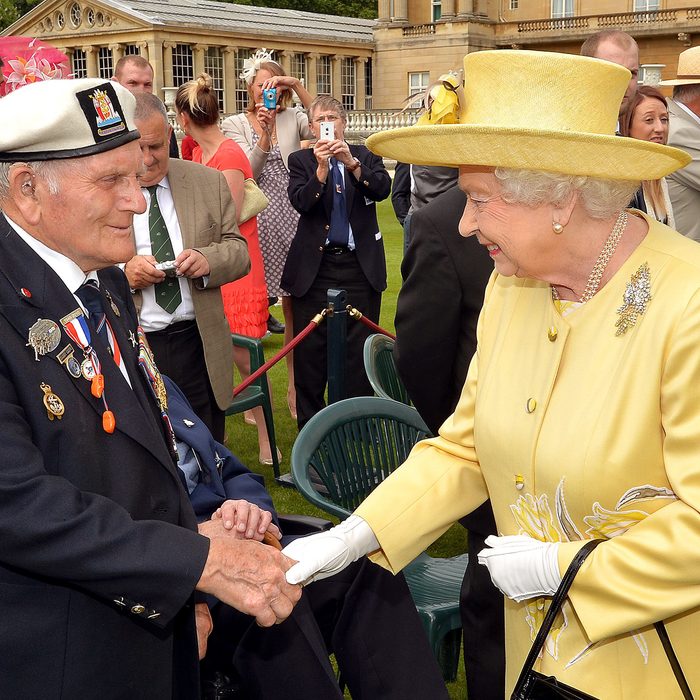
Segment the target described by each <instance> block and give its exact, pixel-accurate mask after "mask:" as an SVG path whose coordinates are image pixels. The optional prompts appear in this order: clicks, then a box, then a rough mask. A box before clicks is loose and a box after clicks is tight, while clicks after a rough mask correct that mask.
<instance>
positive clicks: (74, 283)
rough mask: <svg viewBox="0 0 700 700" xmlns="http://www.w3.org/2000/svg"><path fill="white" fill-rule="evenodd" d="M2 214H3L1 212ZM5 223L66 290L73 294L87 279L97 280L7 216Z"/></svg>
mask: <svg viewBox="0 0 700 700" xmlns="http://www.w3.org/2000/svg"><path fill="white" fill-rule="evenodd" d="M3 213H4V212H3ZM5 218H6V219H7V223H9V224H10V226H12V228H13V229H14V230H15V231H16V232H17V235H18V236H19V237H20V238H21V239H22V240H23V241H24V242H25V243H26V244H27V245H28V246H29V247H30V248H31V249H32V250H33V251H34V252H35V253H36V254H37V255H38V256H39V257H40V258H41V259H42V260H43V261H44V262H45V263H46V264H47V265H48V266H49V267H50V268H51V269H52V270H53V271H54V272H55V273H56V274H57V275H58V276H59V277H60V278H61V280H62V281H63V283H64V284H65V285H66V287H68V289H69V290H70V291H71V292H72V293H73V294H75V292H76V290H77V289H78V288H79V287H80V286H81V285H82V284H83V282H85V280H87V279H94V280H97V273H96V272H90V273H88V274H87V275H86V274H85V273H84V272H83V271H82V270H81V269H80V267H78V265H76V264H75V263H74V262H73V261H72V260H71V259H70V258H67V257H66V256H65V255H63V253H59V252H57V251H55V250H53V249H52V248H49V247H48V246H47V245H46V244H44V243H42V242H41V241H39V240H37V239H36V238H34V237H33V236H32V235H31V234H29V233H27V232H26V231H25V230H24V229H23V228H22V227H21V226H20V225H19V224H16V223H15V222H14V221H13V220H12V219H11V218H10V217H9V216H8V215H7V214H5Z"/></svg>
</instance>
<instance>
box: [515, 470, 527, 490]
mask: <svg viewBox="0 0 700 700" xmlns="http://www.w3.org/2000/svg"><path fill="white" fill-rule="evenodd" d="M524 486H525V479H524V478H523V475H522V474H516V475H515V488H516V489H518V491H522V490H523V487H524Z"/></svg>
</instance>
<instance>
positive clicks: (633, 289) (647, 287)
mask: <svg viewBox="0 0 700 700" xmlns="http://www.w3.org/2000/svg"><path fill="white" fill-rule="evenodd" d="M622 300H623V302H624V303H623V304H622V306H621V307H620V308H619V309H618V310H617V315H618V316H619V317H620V318H618V319H617V321H616V322H615V327H616V328H617V332H616V333H615V335H624V334H625V333H627V331H628V330H629V329H630V328H632V326H634V325H635V323H637V319H638V318H639V316H641V315H642V314H643V313H644V312H645V311H646V308H647V304H648V303H649V302H650V301H651V281H650V280H649V265H647V263H642V264H641V265H640V267H639V269H638V270H637V271H636V272H635V273H634V274H633V275H632V279H631V280H630V281H629V282H628V283H627V287H626V288H625V293H624V294H623V296H622Z"/></svg>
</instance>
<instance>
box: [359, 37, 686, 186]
mask: <svg viewBox="0 0 700 700" xmlns="http://www.w3.org/2000/svg"><path fill="white" fill-rule="evenodd" d="M630 77H631V74H630V72H629V71H628V70H627V69H626V68H622V67H621V66H618V65H617V64H614V63H610V62H608V61H601V60H599V59H595V58H588V57H585V56H574V55H570V54H559V53H549V52H545V51H511V50H504V51H479V52H476V53H471V54H467V56H465V58H464V89H463V94H461V95H460V112H459V117H458V123H455V124H444V123H443V124H430V123H425V122H427V121H429V119H430V117H429V116H428V115H426V117H427V118H426V119H423V120H422V122H423V123H420V122H419V123H418V124H417V125H415V126H411V127H404V128H401V129H392V130H390V131H383V132H380V133H377V134H373V135H371V136H370V137H369V138H368V139H367V147H368V148H369V149H370V150H372V151H373V152H374V153H376V154H378V155H380V156H383V157H385V158H393V159H396V160H397V161H401V162H404V163H413V164H416V165H436V166H452V167H458V166H460V165H484V166H493V167H505V168H517V169H524V170H543V171H548V172H556V173H563V174H567V175H585V176H589V177H596V178H602V179H610V180H632V181H638V180H656V179H658V178H660V177H663V176H664V175H668V174H669V173H671V172H673V171H674V170H677V169H678V168H682V167H684V166H685V165H687V164H688V163H689V162H690V156H689V155H688V154H687V153H685V151H681V150H679V149H676V148H671V147H670V146H662V145H660V144H656V143H651V142H649V141H641V140H638V139H631V138H624V137H622V136H616V135H615V129H616V125H617V119H618V110H619V107H620V103H621V102H622V98H623V95H624V94H625V90H626V89H627V85H628V84H629V80H630Z"/></svg>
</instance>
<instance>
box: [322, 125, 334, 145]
mask: <svg viewBox="0 0 700 700" xmlns="http://www.w3.org/2000/svg"><path fill="white" fill-rule="evenodd" d="M318 133H319V138H321V139H322V140H324V141H333V140H335V124H334V123H333V122H321V124H320V126H319V132H318Z"/></svg>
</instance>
